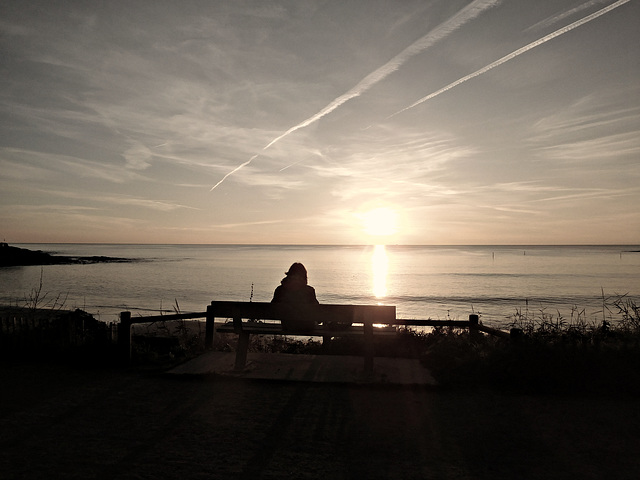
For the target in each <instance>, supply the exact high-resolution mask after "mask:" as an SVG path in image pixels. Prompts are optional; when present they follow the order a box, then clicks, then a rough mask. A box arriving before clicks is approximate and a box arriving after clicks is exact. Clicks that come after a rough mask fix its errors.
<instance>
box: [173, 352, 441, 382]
mask: <svg viewBox="0 0 640 480" xmlns="http://www.w3.org/2000/svg"><path fill="white" fill-rule="evenodd" d="M234 362H235V353H228V352H207V353H204V354H203V355H200V356H199V357H197V358H194V359H192V360H190V361H188V362H186V363H184V364H182V365H179V366H177V367H175V368H172V369H171V370H169V371H168V372H167V374H169V375H218V376H222V377H232V378H247V379H259V380H281V381H303V382H317V383H350V384H379V385H405V386H408V385H415V386H436V385H437V383H436V381H435V380H434V378H433V377H432V376H431V373H430V372H429V371H428V370H427V369H426V368H424V367H423V366H422V365H421V364H420V362H419V361H418V360H415V359H409V358H385V357H376V358H375V359H374V368H373V375H366V374H365V373H364V359H363V358H362V357H360V356H346V355H302V354H285V353H249V354H248V356H247V365H246V368H245V369H244V370H243V371H241V372H236V371H234V369H233V367H234Z"/></svg>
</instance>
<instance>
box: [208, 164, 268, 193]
mask: <svg viewBox="0 0 640 480" xmlns="http://www.w3.org/2000/svg"><path fill="white" fill-rule="evenodd" d="M257 157H258V155H254V156H253V157H251V158H250V159H249V160H247V161H246V162H244V163H243V164H240V165H238V166H237V167H236V168H234V169H233V170H231V171H230V172H229V173H227V174H226V175H225V176H224V177H222V180H220V181H219V182H218V183H216V184H215V185H214V186H213V187H211V190H209V191H210V192H212V191H213V190H215V189H216V188H217V187H218V185H220V184H221V183H222V182H224V181H225V180H226V179H227V177H229V176H230V175H233V174H234V173H236V172H237V171H238V170H240V169H241V168H242V167H246V166H247V165H249V164H250V163H251V162H253V161H254V160H255V159H256V158H257Z"/></svg>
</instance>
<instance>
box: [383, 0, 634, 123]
mask: <svg viewBox="0 0 640 480" xmlns="http://www.w3.org/2000/svg"><path fill="white" fill-rule="evenodd" d="M630 1H631V0H618V1H617V2H615V3H613V4H611V5H609V6H607V7H605V8H603V9H601V10H598V11H597V12H595V13H592V14H591V15H587V16H586V17H584V18H582V19H580V20H578V21H576V22H573V23H572V24H570V25H567V26H566V27H562V28H560V29H558V30H556V31H555V32H553V33H550V34H549V35H545V36H544V37H542V38H540V39H538V40H536V41H535V42H531V43H529V44H528V45H525V46H524V47H522V48H519V49H517V50H515V51H514V52H511V53H510V54H508V55H505V56H504V57H502V58H500V59H499V60H496V61H495V62H493V63H490V64H489V65H487V66H485V67H483V68H481V69H480V70H476V71H475V72H473V73H471V74H469V75H466V76H464V77H462V78H460V79H458V80H456V81H455V82H452V83H450V84H449V85H447V86H445V87H443V88H441V89H440V90H437V91H435V92H433V93H430V94H429V95H426V96H424V97H422V98H421V99H419V100H417V101H416V102H414V103H412V104H411V105H409V106H408V107H405V108H403V109H402V110H398V111H397V112H395V113H393V114H391V115H389V117H387V119H390V118H393V117H395V116H396V115H399V114H401V113H403V112H406V111H407V110H410V109H412V108H414V107H417V106H418V105H420V104H422V103H424V102H426V101H427V100H431V99H432V98H435V97H437V96H438V95H441V94H443V93H445V92H447V91H449V90H451V89H452V88H454V87H457V86H458V85H460V84H462V83H465V82H467V81H469V80H471V79H473V78H475V77H477V76H479V75H482V74H484V73H486V72H488V71H489V70H492V69H494V68H496V67H498V66H500V65H502V64H503V63H506V62H508V61H509V60H512V59H514V58H516V57H518V56H520V55H522V54H523V53H526V52H528V51H529V50H531V49H533V48H536V47H538V46H539V45H542V44H543V43H546V42H548V41H549V40H553V39H554V38H556V37H559V36H560V35H564V34H565V33H567V32H570V31H571V30H573V29H574V28H577V27H579V26H581V25H584V24H585V23H588V22H590V21H592V20H595V19H596V18H598V17H600V16H602V15H604V14H605V13H608V12H610V11H611V10H613V9H615V8H618V7H620V6H622V5H624V4H625V3H628V2H630ZM589 3H591V2H589Z"/></svg>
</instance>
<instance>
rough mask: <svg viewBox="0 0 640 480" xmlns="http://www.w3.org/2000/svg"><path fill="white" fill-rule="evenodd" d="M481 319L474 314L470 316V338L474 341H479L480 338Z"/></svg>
mask: <svg viewBox="0 0 640 480" xmlns="http://www.w3.org/2000/svg"><path fill="white" fill-rule="evenodd" d="M479 320H480V317H479V316H478V315H476V314H474V313H472V314H471V315H469V336H470V337H471V339H472V340H477V339H478V337H480V330H478V323H479Z"/></svg>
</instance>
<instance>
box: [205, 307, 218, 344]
mask: <svg viewBox="0 0 640 480" xmlns="http://www.w3.org/2000/svg"><path fill="white" fill-rule="evenodd" d="M206 319H207V320H206V323H205V328H204V348H205V349H206V350H211V349H212V348H213V329H214V326H215V325H214V321H215V317H214V316H213V305H207V316H206Z"/></svg>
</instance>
